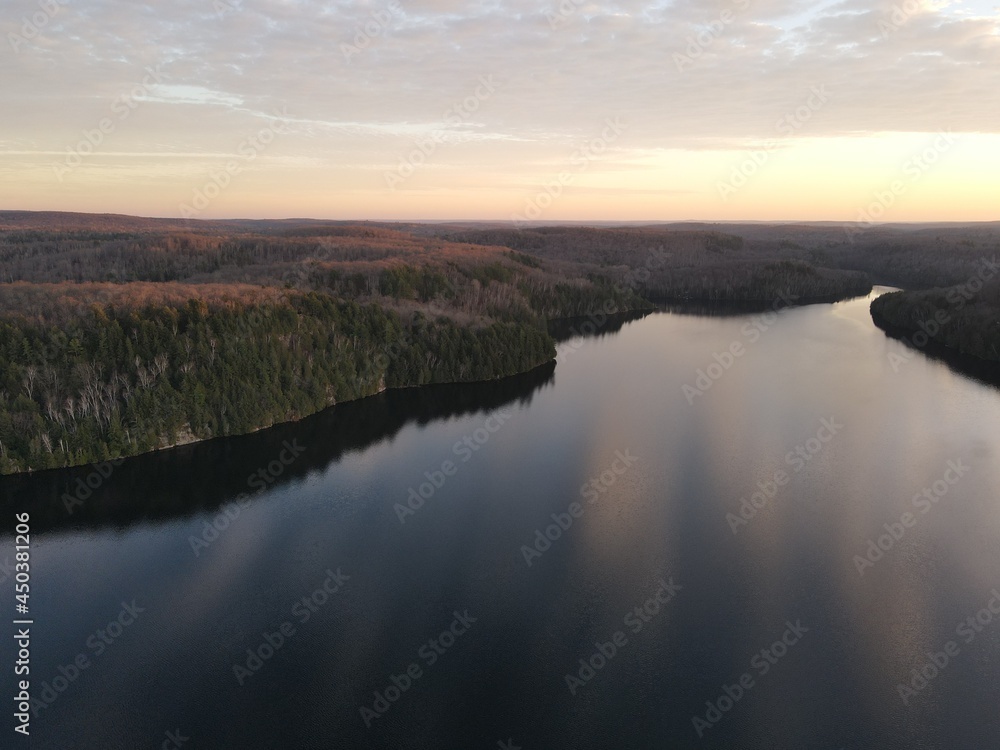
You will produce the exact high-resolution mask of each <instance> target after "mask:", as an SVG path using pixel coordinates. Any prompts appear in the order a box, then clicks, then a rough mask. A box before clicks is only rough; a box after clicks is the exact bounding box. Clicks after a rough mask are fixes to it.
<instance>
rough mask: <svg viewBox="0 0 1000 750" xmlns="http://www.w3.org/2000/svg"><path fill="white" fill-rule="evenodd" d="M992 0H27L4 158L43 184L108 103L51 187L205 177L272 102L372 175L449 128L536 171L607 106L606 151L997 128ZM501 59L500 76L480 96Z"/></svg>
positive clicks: (8, 23) (8, 84) (296, 155)
mask: <svg viewBox="0 0 1000 750" xmlns="http://www.w3.org/2000/svg"><path fill="white" fill-rule="evenodd" d="M996 3H997V0H980V1H977V2H972V1H969V2H917V1H916V0H911V2H896V3H894V2H878V1H877V2H861V1H860V0H846V1H845V2H832V3H825V4H824V3H819V4H817V3H810V2H795V1H789V2H782V1H780V0H725V1H722V2H716V1H708V2H705V1H704V0H702V1H697V2H696V1H695V0H676V1H675V2H669V3H638V2H628V1H624V0H623V1H620V2H602V3H582V4H577V3H575V2H574V1H573V0H565V2H563V3H562V5H561V6H560V5H557V4H555V3H553V4H551V5H545V4H544V3H542V4H538V3H535V2H528V1H527V0H513V1H508V2H503V3H501V2H490V1H484V0H468V1H465V2H458V0H398V2H397V1H396V0H393V2H392V3H389V2H383V0H373V2H370V3H342V2H327V3H320V2H301V1H296V0H242V1H240V0H216V2H214V3H213V2H212V0H197V1H195V0H174V1H173V2H157V3H153V4H141V3H128V2H112V1H110V0H79V1H77V2H66V3H65V4H58V5H57V4H56V3H55V0H52V4H51V5H46V0H41V2H36V1H34V0H33V1H32V2H27V1H25V0H12V1H10V2H7V3H6V4H5V5H4V11H3V25H2V31H3V36H4V38H5V41H4V46H3V51H2V52H0V58H2V65H0V91H2V95H0V96H2V99H3V107H2V110H0V118H2V119H0V123H2V128H0V175H2V177H3V179H4V180H5V181H7V180H13V179H18V175H20V178H21V179H22V180H23V181H24V182H25V183H27V184H30V185H34V186H36V187H38V188H40V186H42V185H43V184H44V183H45V181H46V179H50V180H54V179H55V177H54V175H53V173H52V172H53V170H52V167H51V165H52V163H53V161H54V160H55V161H58V160H60V159H61V158H63V157H64V155H65V154H66V151H67V148H73V147H75V145H76V144H78V142H79V141H80V138H81V134H82V133H83V132H84V131H86V130H88V129H92V128H94V127H95V126H97V125H98V123H99V122H100V121H101V119H102V118H105V117H108V118H110V119H112V121H113V123H114V132H113V133H111V134H109V136H108V137H107V138H106V139H105V141H104V143H102V144H101V147H100V148H99V149H97V151H98V153H97V154H96V155H95V156H90V157H89V158H87V159H85V160H84V161H86V164H85V165H84V166H85V169H83V170H80V171H78V172H74V173H73V174H72V175H68V176H64V178H63V179H62V180H61V181H56V182H53V184H52V189H53V190H54V191H57V192H58V191H65V190H68V189H71V188H70V187H67V185H72V182H73V180H74V179H75V180H77V181H80V180H84V177H83V176H84V175H86V180H90V181H94V180H97V181H98V182H99V181H100V180H101V179H104V180H107V181H114V180H116V179H118V180H122V179H125V180H127V179H129V175H130V174H131V172H130V170H140V169H141V170H144V171H143V172H142V173H143V174H144V175H145V176H146V177H147V178H151V179H153V178H156V176H157V175H159V176H161V177H163V178H164V179H187V180H188V181H191V180H195V182H197V179H198V175H199V174H200V173H201V172H203V171H204V169H205V165H206V164H207V163H209V162H211V160H213V159H215V160H220V159H224V158H226V155H232V154H234V153H237V152H238V150H239V146H240V144H241V143H242V142H243V140H244V139H245V138H246V137H247V136H248V135H250V134H252V133H254V132H256V131H258V130H259V129H260V128H263V127H267V126H269V125H270V124H273V123H274V122H276V120H275V117H277V116H280V118H281V120H282V121H283V123H284V126H285V130H284V131H283V132H284V133H285V135H283V136H282V143H281V145H280V147H277V146H276V147H275V148H274V149H272V151H271V152H270V153H268V154H267V158H268V159H269V160H270V161H271V165H272V167H280V168H281V169H282V170H286V171H292V172H294V171H295V170H296V169H299V170H305V172H303V174H305V173H306V172H308V171H309V170H316V169H328V170H333V171H338V170H339V171H340V172H341V173H342V174H344V175H347V174H352V175H354V174H356V173H365V172H367V173H370V175H369V177H368V178H364V177H361V178H357V179H359V180H360V181H361V182H362V183H364V184H363V187H364V188H365V189H370V190H377V189H380V188H385V186H386V184H385V179H384V173H385V171H386V170H387V169H391V168H392V167H394V166H395V165H396V164H398V163H399V159H400V157H401V155H403V154H405V153H406V152H407V151H408V149H409V148H410V147H411V145H412V144H413V142H414V141H415V140H416V139H419V138H420V137H426V136H429V135H432V134H434V133H438V138H439V140H440V141H441V142H442V143H445V144H447V145H448V149H447V150H446V149H445V148H442V149H441V150H442V152H445V151H447V153H443V154H442V155H440V156H439V157H438V158H437V159H434V160H433V161H435V162H436V163H437V166H436V167H435V169H432V170H429V171H428V172H427V174H430V175H435V174H439V173H441V172H447V171H448V168H452V169H453V170H458V171H461V170H463V169H465V170H469V169H475V168H476V165H477V164H482V167H483V170H484V174H485V173H487V172H488V173H489V174H491V175H493V177H491V179H494V180H496V179H501V177H498V176H502V175H504V174H506V175H507V177H506V179H507V183H506V184H508V185H510V184H517V183H519V182H524V181H525V180H527V181H529V182H530V178H529V177H528V175H529V174H534V173H535V172H541V171H544V169H545V165H546V164H547V163H557V162H558V161H559V160H560V159H565V155H566V153H567V149H569V150H571V149H572V148H573V147H574V144H577V143H579V142H580V141H581V139H586V138H588V137H591V136H593V135H595V134H596V133H600V132H601V128H602V123H603V122H605V120H606V119H607V118H609V117H612V118H619V121H621V122H624V123H626V124H627V138H622V139H621V141H620V142H618V143H617V144H615V145H614V148H612V149H611V150H610V152H611V153H612V155H613V157H614V158H613V159H612V163H609V164H608V165H607V167H608V168H609V169H612V170H613V169H629V168H635V169H639V168H641V166H642V162H643V159H645V158H647V157H648V155H649V154H650V153H656V152H658V151H660V150H663V149H684V150H691V151H701V150H740V149H745V148H752V147H753V146H754V145H755V144H759V143H761V142H764V141H767V140H770V139H775V138H782V139H784V138H786V136H787V137H790V138H805V137H808V138H833V137H847V136H849V137H859V136H863V135H866V134H875V133H884V132H895V133H905V132H911V133H936V132H939V131H942V130H950V131H952V132H954V133H990V134H996V133H998V132H1000V106H998V105H1000V96H998V93H997V92H998V91H1000V9H998V7H997V5H996ZM53 9H54V12H53ZM32 17H34V21H33V20H32ZM43 19H44V23H37V22H38V21H41V20H43ZM25 20H27V21H28V23H27V24H25ZM366 26H367V29H368V32H373V33H367V32H366V31H365V28H366ZM150 71H152V72H150ZM484 80H485V81H487V82H489V83H490V85H491V86H492V87H493V88H495V92H493V93H490V95H489V96H488V97H485V98H480V100H479V101H478V102H476V108H475V111H474V112H468V111H464V110H462V109H461V107H462V106H463V105H462V102H463V101H465V100H467V98H468V97H470V96H475V93H476V91H477V87H479V90H480V92H482V85H483V84H482V83H481V81H484ZM144 81H145V85H143V82H144ZM815 91H822V92H823V93H824V96H825V97H826V99H825V100H824V104H823V106H822V107H821V108H818V109H817V110H816V111H813V112H810V118H809V122H808V124H807V125H806V126H804V127H802V128H801V129H800V130H798V131H796V132H795V133H794V134H792V135H789V134H788V133H786V132H785V131H786V130H787V128H782V127H781V125H780V123H779V121H781V118H782V117H784V116H786V115H788V114H792V113H794V112H795V110H796V108H799V107H802V106H803V105H804V104H805V103H806V102H807V101H808V99H809V97H810V96H811V92H815ZM123 96H124V97H126V100H125V104H124V105H123V104H122V101H123V100H122V99H121V97H123ZM133 97H134V98H133ZM116 101H117V102H119V105H118V109H113V106H114V103H115V102H116ZM123 106H128V108H129V113H128V116H127V117H126V118H122V117H121V113H122V112H124V109H123V108H122V107H123ZM456 107H458V109H455V108H456ZM456 113H458V115H459V116H456ZM785 122H787V121H785ZM206 160H207V161H206ZM129 162H132V163H133V164H132V166H129ZM263 163H264V159H263V158H262V159H261V160H260V162H259V163H258V164H257V165H255V168H259V167H260V165H261V164H263ZM139 164H141V167H140V166H138V165H139ZM616 165H617V166H616ZM629 165H631V167H629ZM41 167H44V170H43V169H41ZM101 175H103V177H102V176H101ZM86 180H85V181H86ZM424 180H425V181H424V182H423V183H417V184H424V185H429V186H433V179H432V180H431V181H430V183H428V182H426V178H424ZM91 184H93V182H92V183H91ZM673 187H674V188H675V189H676V187H677V186H676V185H675V186H673ZM664 189H666V188H664ZM5 195H6V194H5ZM167 213H169V211H167Z"/></svg>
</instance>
